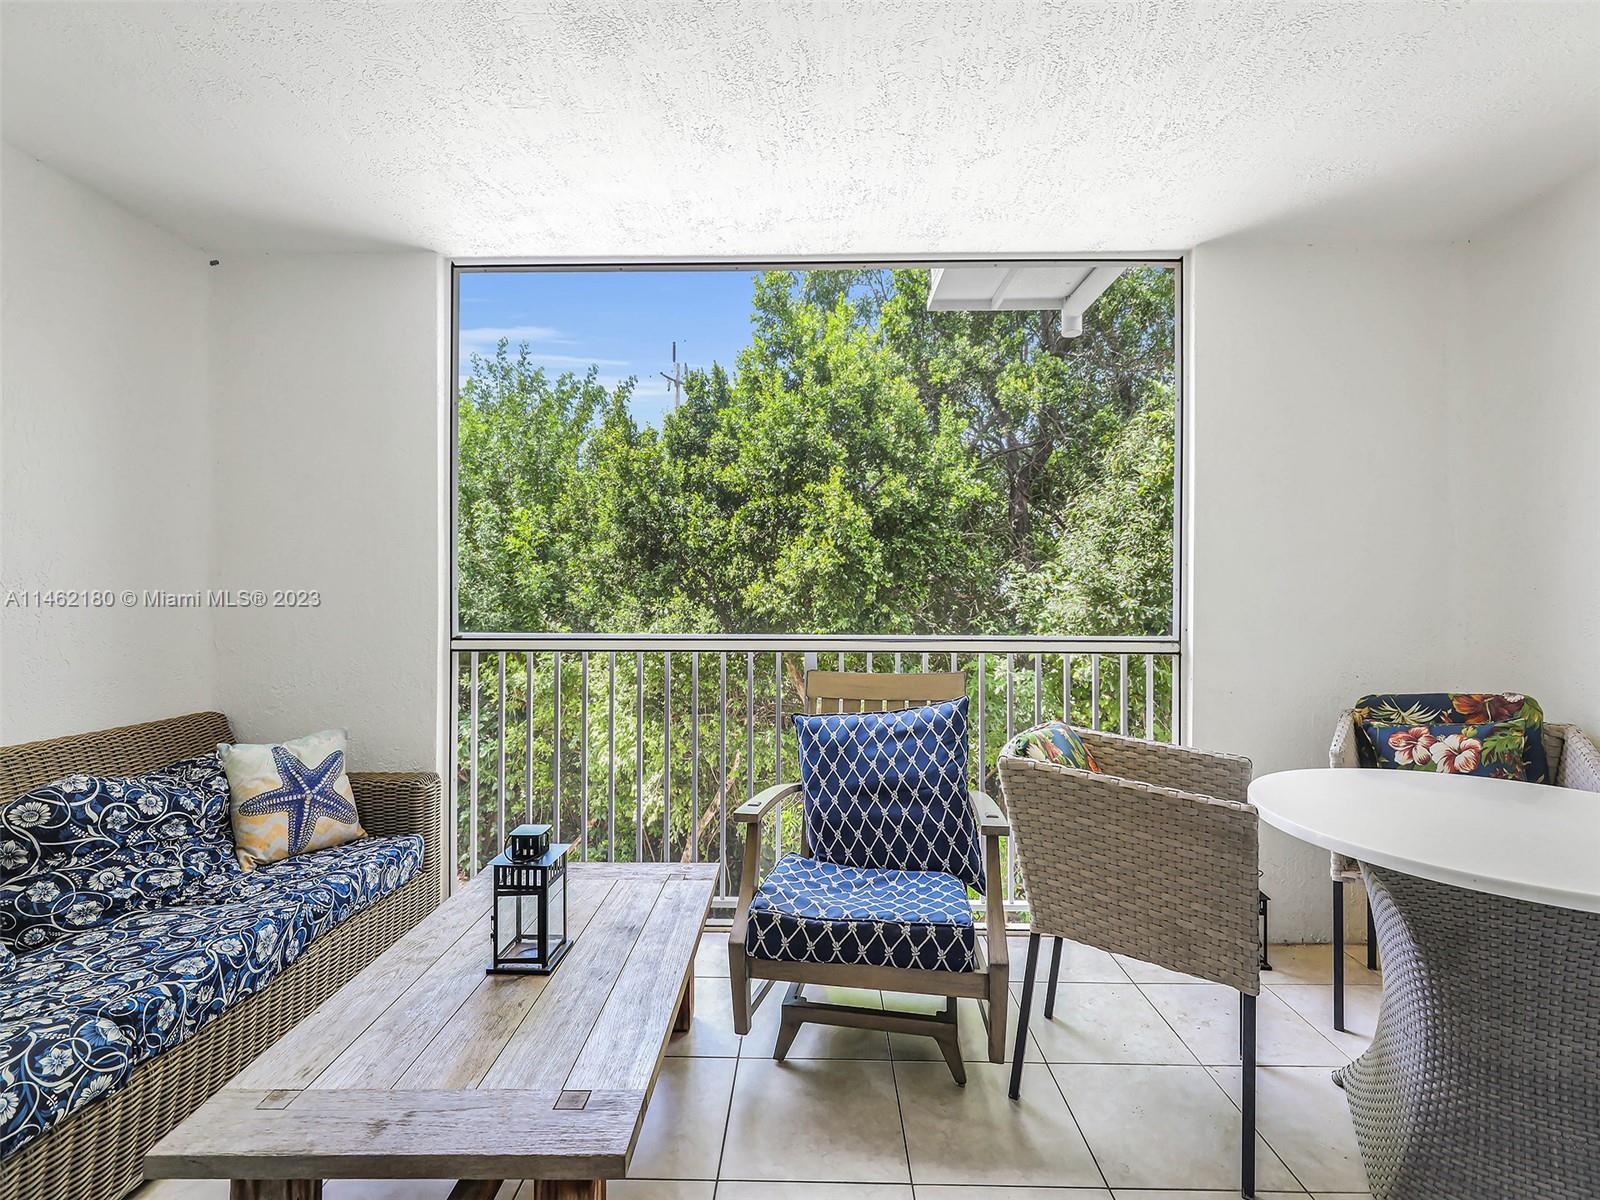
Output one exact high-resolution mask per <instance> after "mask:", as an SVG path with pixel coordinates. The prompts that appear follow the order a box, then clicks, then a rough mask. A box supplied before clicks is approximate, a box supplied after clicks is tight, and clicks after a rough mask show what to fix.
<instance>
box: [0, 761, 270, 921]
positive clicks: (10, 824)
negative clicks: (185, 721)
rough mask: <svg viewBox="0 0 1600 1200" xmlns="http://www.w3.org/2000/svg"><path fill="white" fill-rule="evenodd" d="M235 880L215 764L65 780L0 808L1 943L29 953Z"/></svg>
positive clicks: (224, 784)
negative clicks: (223, 879) (223, 878)
mask: <svg viewBox="0 0 1600 1200" xmlns="http://www.w3.org/2000/svg"><path fill="white" fill-rule="evenodd" d="M238 870H239V865H238V861H237V860H236V858H235V857H234V850H233V838H232V835H231V833H230V829H229V821H228V780H227V776H226V775H224V774H223V772H222V768H221V766H220V765H219V763H218V761H217V756H216V754H214V753H213V754H205V755H202V756H200V757H199V758H192V759H187V760H185V761H184V762H180V763H174V764H173V765H172V766H170V767H163V768H162V769H161V770H159V771H150V772H148V773H146V774H144V775H136V776H130V777H126V778H119V779H107V778H97V777H95V776H91V775H69V776H68V777H67V778H65V779H60V780H57V781H56V782H54V783H50V784H46V785H45V786H43V787H37V788H34V789H33V790H32V791H29V792H25V793H23V794H22V795H21V796H18V797H17V798H16V799H14V800H11V801H10V802H8V803H6V804H4V805H0V941H4V942H7V943H9V944H10V945H11V947H12V948H13V949H14V950H17V951H27V950H32V949H36V948H38V947H40V946H43V945H46V944H47V943H49V942H53V941H57V940H59V939H61V938H64V937H69V936H71V935H72V934H74V933H78V932H81V931H82V930H85V929H89V928H91V927H92V926H94V925H97V924H99V923H100V922H102V921H106V920H109V919H111V918H114V917H117V916H119V915H121V914H123V913H128V912H137V911H140V910H143V909H148V908H155V907H159V906H161V905H163V904H168V903H171V901H172V900H173V899H174V897H176V896H177V894H178V893H179V892H181V891H182V890H183V889H184V888H185V887H187V886H188V885H190V884H191V883H193V882H195V881H196V880H198V879H203V878H205V877H207V876H211V875H232V874H235V873H237V872H238Z"/></svg>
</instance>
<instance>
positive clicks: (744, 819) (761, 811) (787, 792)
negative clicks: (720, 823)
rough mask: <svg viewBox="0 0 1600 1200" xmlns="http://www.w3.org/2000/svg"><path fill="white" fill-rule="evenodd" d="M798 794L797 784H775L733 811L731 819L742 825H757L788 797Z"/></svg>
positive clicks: (798, 787) (798, 786)
mask: <svg viewBox="0 0 1600 1200" xmlns="http://www.w3.org/2000/svg"><path fill="white" fill-rule="evenodd" d="M799 793H800V785H799V784H798V783H775V784H773V785H772V786H771V787H769V788H766V789H764V790H762V791H759V792H757V793H756V794H755V795H754V796H752V797H750V799H748V800H746V801H745V802H744V803H743V804H741V805H739V807H738V808H736V809H734V810H733V819H734V820H735V821H738V822H740V823H741V824H744V825H750V824H758V823H759V822H760V820H761V818H762V817H764V816H766V815H767V814H768V813H770V812H771V811H772V810H773V809H774V808H776V807H777V806H778V805H780V804H782V803H783V802H784V801H785V800H787V799H788V798H789V797H790V796H795V795H798V794H799Z"/></svg>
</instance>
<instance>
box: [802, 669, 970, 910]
mask: <svg viewBox="0 0 1600 1200" xmlns="http://www.w3.org/2000/svg"><path fill="white" fill-rule="evenodd" d="M794 727H795V733H796V735H797V738H798V741H799V743H800V784H801V794H802V797H803V799H804V803H805V821H806V834H807V836H808V838H809V840H810V843H811V852H812V854H813V855H814V856H815V857H816V858H817V859H818V860H819V861H821V862H831V863H837V864H838V865H840V866H845V867H866V868H877V869H880V870H898V871H943V872H945V873H946V874H949V875H954V876H955V877H956V878H957V879H959V880H961V882H963V883H965V884H966V885H967V886H969V887H972V888H976V889H977V890H978V891H980V892H981V891H982V890H983V886H984V879H983V859H982V857H981V856H980V854H979V852H978V828H977V825H976V824H975V823H974V821H973V819H972V809H971V807H970V805H969V804H968V801H967V699H966V697H965V696H963V697H962V698H961V699H959V700H947V701H945V702H944V703H943V704H933V705H929V706H928V707H926V708H908V709H901V710H899V711H896V712H866V713H824V714H821V715H819V716H806V715H803V714H798V715H796V716H795V717H794Z"/></svg>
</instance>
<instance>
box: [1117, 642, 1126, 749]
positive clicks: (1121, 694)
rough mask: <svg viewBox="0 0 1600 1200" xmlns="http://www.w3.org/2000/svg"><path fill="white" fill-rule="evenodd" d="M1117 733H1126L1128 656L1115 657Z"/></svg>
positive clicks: (1124, 734)
mask: <svg viewBox="0 0 1600 1200" xmlns="http://www.w3.org/2000/svg"><path fill="white" fill-rule="evenodd" d="M1117 660H1118V661H1117V732H1118V733H1120V734H1122V735H1123V736H1127V733H1128V656H1127V655H1126V654H1119V655H1117Z"/></svg>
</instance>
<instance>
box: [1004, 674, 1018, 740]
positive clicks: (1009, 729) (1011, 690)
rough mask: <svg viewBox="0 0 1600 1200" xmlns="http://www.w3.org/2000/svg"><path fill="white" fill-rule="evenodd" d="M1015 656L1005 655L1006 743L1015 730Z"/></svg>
mask: <svg viewBox="0 0 1600 1200" xmlns="http://www.w3.org/2000/svg"><path fill="white" fill-rule="evenodd" d="M1016 657H1017V656H1016V655H1014V654H1010V653H1008V654H1007V655H1006V741H1008V742H1009V741H1010V740H1011V735H1012V733H1013V732H1014V731H1015V730H1016V713H1015V708H1016V705H1015V698H1016V695H1015V694H1016V674H1017V672H1016V665H1017V664H1016Z"/></svg>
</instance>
